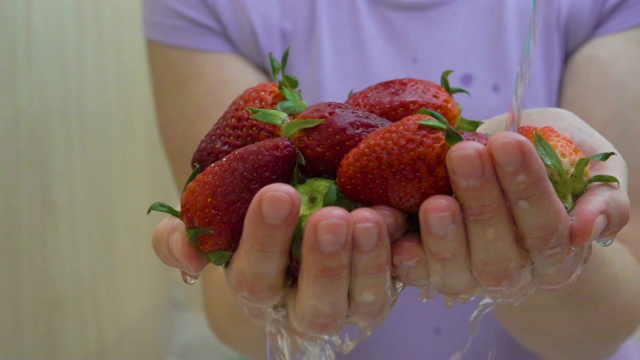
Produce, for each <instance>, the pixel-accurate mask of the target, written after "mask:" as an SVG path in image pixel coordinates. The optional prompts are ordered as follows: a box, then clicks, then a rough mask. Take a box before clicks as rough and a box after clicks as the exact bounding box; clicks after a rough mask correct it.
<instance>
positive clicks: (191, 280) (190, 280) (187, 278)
mask: <svg viewBox="0 0 640 360" xmlns="http://www.w3.org/2000/svg"><path fill="white" fill-rule="evenodd" d="M180 275H181V276H182V281H184V283H185V284H187V285H193V284H195V283H196V282H197V281H198V278H200V274H196V275H193V274H189V273H187V272H186V271H183V270H181V271H180Z"/></svg>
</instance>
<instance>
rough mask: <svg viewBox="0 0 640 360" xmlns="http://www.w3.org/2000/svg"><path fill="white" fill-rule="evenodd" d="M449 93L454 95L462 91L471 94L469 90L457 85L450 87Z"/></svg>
mask: <svg viewBox="0 0 640 360" xmlns="http://www.w3.org/2000/svg"><path fill="white" fill-rule="evenodd" d="M448 93H449V95H455V94H459V93H463V94H467V95H469V96H471V94H469V92H468V91H467V90H465V89H463V88H459V87H453V88H450V89H449V91H448Z"/></svg>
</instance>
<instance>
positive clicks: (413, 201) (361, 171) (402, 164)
mask: <svg viewBox="0 0 640 360" xmlns="http://www.w3.org/2000/svg"><path fill="white" fill-rule="evenodd" d="M428 113H429V114H431V116H429V115H426V114H423V113H418V114H416V115H410V116H407V117H405V118H404V119H402V120H400V121H398V122H395V123H393V124H391V125H390V126H388V127H386V128H382V129H379V130H376V131H374V132H372V133H371V134H369V136H367V137H366V138H365V139H364V140H362V142H361V143H360V144H359V145H358V146H357V147H355V148H354V149H353V150H351V151H350V152H349V153H348V154H347V155H346V156H345V158H344V159H343V160H342V162H341V163H340V167H339V169H338V175H337V179H336V182H337V184H338V187H339V188H340V190H341V191H342V192H343V193H344V194H345V195H346V196H347V197H348V198H350V199H353V200H354V201H356V202H359V203H361V204H362V205H365V206H372V205H387V206H391V207H393V208H396V209H398V210H401V211H405V212H408V213H412V212H416V211H418V209H419V208H420V205H421V204H422V203H423V202H424V201H425V200H426V199H427V198H429V197H430V196H433V195H437V194H447V195H450V194H451V193H452V190H451V185H450V184H449V176H448V174H447V168H446V163H445V159H446V155H447V152H448V151H449V149H450V148H451V146H452V145H453V144H455V143H457V142H459V141H462V140H463V139H464V137H463V136H462V135H461V134H460V133H459V132H457V131H456V130H455V129H453V128H452V127H451V126H449V125H448V124H447V121H446V120H445V119H444V118H443V117H441V116H440V115H439V114H436V113H434V112H428ZM472 138H478V139H480V140H481V141H480V142H482V140H483V139H484V141H485V142H486V138H483V137H480V136H472Z"/></svg>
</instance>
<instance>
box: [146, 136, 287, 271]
mask: <svg viewBox="0 0 640 360" xmlns="http://www.w3.org/2000/svg"><path fill="white" fill-rule="evenodd" d="M295 165H296V148H295V146H294V145H293V143H291V141H289V140H287V139H284V138H275V139H268V140H264V141H260V142H258V143H255V144H251V145H248V146H245V147H243V148H241V149H238V150H236V151H234V152H233V153H231V154H229V155H228V156H225V157H224V158H223V159H222V160H220V161H218V162H216V163H214V164H212V165H211V166H209V167H207V168H206V169H204V170H203V171H202V173H200V174H197V171H194V175H193V176H195V177H194V178H193V180H192V181H190V182H188V184H187V186H186V187H185V189H184V191H183V193H182V197H181V199H180V206H181V211H180V212H178V211H177V210H175V209H172V208H171V207H170V206H168V205H166V204H163V203H154V204H153V205H151V207H149V210H148V212H151V211H160V212H165V213H169V214H171V215H174V216H176V217H178V218H180V219H182V221H184V223H185V225H186V227H187V231H188V232H189V233H190V237H191V241H192V242H193V243H194V244H195V245H196V246H197V247H198V249H199V250H200V251H201V252H202V253H203V254H205V256H207V257H208V258H209V260H210V261H211V262H213V263H214V264H216V265H223V264H225V263H226V262H227V261H228V260H229V259H230V257H231V255H232V254H233V252H234V251H235V250H236V248H237V247H238V243H239V242H240V236H241V234H242V227H243V224H244V218H245V215H246V213H247V209H248V207H249V203H250V202H251V200H252V199H253V197H254V195H255V194H256V193H257V192H258V191H259V190H260V189H261V188H263V187H264V186H266V185H269V184H272V183H277V182H281V183H289V182H291V179H292V175H293V171H294V168H295Z"/></svg>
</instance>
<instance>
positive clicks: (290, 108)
mask: <svg viewBox="0 0 640 360" xmlns="http://www.w3.org/2000/svg"><path fill="white" fill-rule="evenodd" d="M288 56H289V49H287V50H286V51H285V53H284V55H283V57H282V61H281V62H278V61H277V60H276V59H275V58H274V57H273V55H272V54H269V58H270V60H271V68H272V73H273V77H274V78H275V79H276V80H278V81H277V82H269V83H262V84H258V85H256V86H253V87H251V88H248V89H246V90H245V91H244V92H242V94H240V95H239V96H238V97H236V98H235V99H234V100H233V101H232V102H231V104H230V105H229V106H228V108H227V109H226V110H225V112H224V113H223V114H222V116H221V117H220V118H219V119H218V121H217V122H216V123H215V125H214V126H213V127H212V128H211V130H209V132H208V133H207V134H206V135H205V136H204V137H203V138H202V140H201V141H200V143H199V144H198V147H197V149H196V151H195V152H194V154H193V157H192V159H191V166H192V168H195V167H196V165H198V166H199V168H200V169H203V170H204V169H206V168H207V167H208V166H209V165H211V164H213V163H214V162H216V161H218V160H220V159H222V158H223V157H224V156H226V155H228V154H230V153H232V152H233V151H235V150H237V149H239V148H242V147H244V146H247V145H249V144H253V143H256V142H258V141H262V140H266V139H271V138H274V137H278V136H280V133H281V132H280V128H279V127H278V126H274V125H271V124H266V123H263V122H259V121H256V120H254V119H252V118H251V112H250V111H249V110H247V107H256V108H262V109H276V108H277V109H280V110H282V111H284V112H286V113H288V114H296V113H299V112H300V111H302V110H304V108H305V107H306V104H305V103H304V101H302V99H301V96H300V91H299V90H297V87H298V80H297V79H296V78H295V77H294V76H292V75H289V74H286V73H285V69H286V65H287V59H288Z"/></svg>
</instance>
